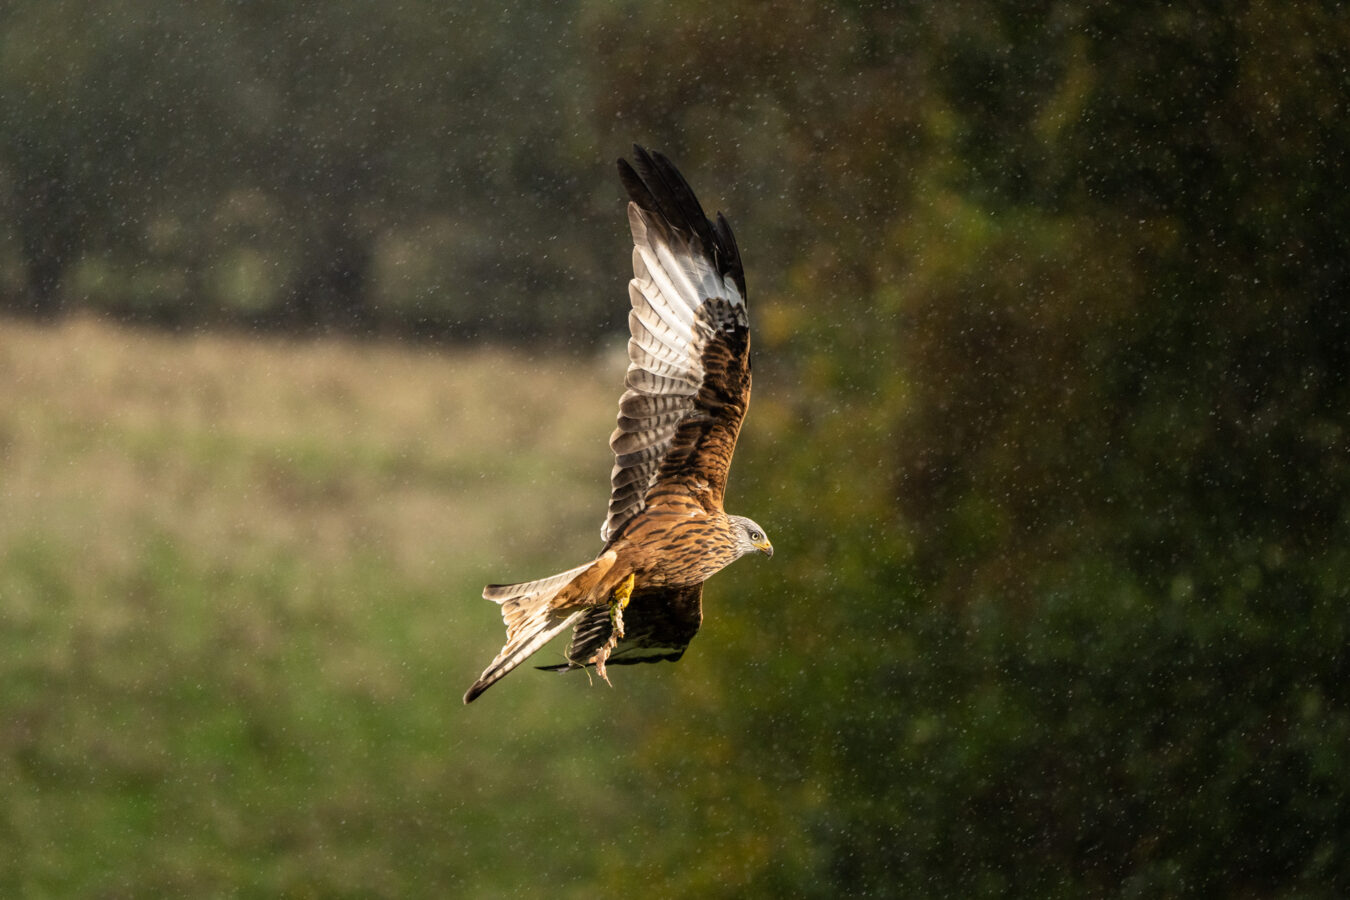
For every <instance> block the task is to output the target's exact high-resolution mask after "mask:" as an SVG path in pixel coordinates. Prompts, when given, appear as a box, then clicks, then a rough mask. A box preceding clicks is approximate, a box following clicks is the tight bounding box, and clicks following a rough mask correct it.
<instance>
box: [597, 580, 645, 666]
mask: <svg viewBox="0 0 1350 900" xmlns="http://www.w3.org/2000/svg"><path fill="white" fill-rule="evenodd" d="M636 582H637V576H636V575H629V576H628V577H627V578H625V579H624V580H623V581H621V582H619V586H618V587H616V588H615V589H614V593H612V594H611V595H610V601H609V624H610V629H609V640H607V641H605V644H604V646H602V647H601V648H600V649H599V650H597V651H595V656H593V657H592V658H591V662H593V663H595V673H596V674H597V675H599V676H600V677H601V678H602V679H604V681H605V684H609V675H607V674H606V673H605V660H607V659H609V654H610V651H611V650H613V649H614V648H615V647H616V646H618V644H619V639H620V638H622V637H623V611H624V609H625V608H627V606H628V601H630V600H632V599H633V585H634V584H635V583H636Z"/></svg>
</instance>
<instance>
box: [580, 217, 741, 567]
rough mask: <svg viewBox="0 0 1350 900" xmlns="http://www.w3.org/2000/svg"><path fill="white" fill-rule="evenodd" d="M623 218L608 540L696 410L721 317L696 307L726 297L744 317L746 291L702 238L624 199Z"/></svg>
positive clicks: (636, 506) (637, 505)
mask: <svg viewBox="0 0 1350 900" xmlns="http://www.w3.org/2000/svg"><path fill="white" fill-rule="evenodd" d="M628 224H629V227H630V228H631V229H632V232H633V280H632V281H630V282H629V284H628V296H629V299H630V300H631V301H632V304H633V309H632V312H630V313H629V316H628V330H629V332H630V334H631V337H630V338H629V340H628V359H629V365H628V374H627V376H626V377H625V379H624V384H625V387H626V388H627V390H626V391H625V392H624V395H623V397H622V398H620V400H619V421H618V427H617V428H615V430H614V433H613V434H612V435H611V436H610V439H609V443H610V447H611V448H612V449H613V450H614V457H615V459H614V470H613V472H611V474H610V483H611V487H612V489H611V492H610V500H609V515H608V517H607V518H606V519H605V523H604V525H603V527H601V529H600V537H601V538H602V539H603V540H605V541H608V540H609V539H610V538H611V537H612V536H613V535H614V534H616V533H617V532H618V531H619V529H620V528H622V527H623V525H624V523H626V522H627V521H628V520H629V519H631V518H632V517H633V516H635V515H637V514H638V513H639V512H641V511H642V509H643V507H644V506H645V505H646V496H647V491H648V489H649V488H650V487H651V484H652V481H653V480H654V479H655V478H656V475H657V473H658V472H659V471H660V469H661V461H662V460H663V459H664V458H665V456H666V453H667V452H668V451H669V450H670V445H671V442H672V440H673V439H674V436H675V431H676V429H678V428H679V424H680V422H681V421H682V420H683V419H684V418H685V416H687V415H689V414H690V413H691V412H693V411H694V397H695V396H696V395H697V394H698V392H699V388H701V387H702V385H703V376H704V371H703V351H704V349H705V348H706V347H707V345H708V341H709V340H711V339H712V337H713V335H714V333H715V331H714V329H715V328H716V327H718V326H720V325H722V324H723V323H721V322H716V323H714V322H712V321H710V320H709V314H708V313H707V312H704V313H703V314H700V311H701V310H702V308H703V305H704V303H706V302H707V301H708V300H710V299H714V298H720V299H722V300H725V301H727V302H728V303H729V304H731V306H732V307H733V308H734V309H735V312H736V318H737V319H738V320H739V322H740V323H741V324H744V323H745V322H746V321H748V316H747V314H746V309H745V299H744V298H743V297H742V296H741V294H740V291H739V290H737V287H736V284H735V282H734V281H733V280H732V279H731V278H730V277H726V278H724V277H722V276H720V275H719V274H718V272H717V265H716V263H715V261H714V260H713V258H712V256H711V253H710V250H709V249H708V248H705V247H704V246H703V242H702V241H700V240H699V239H698V238H697V237H695V236H693V235H687V234H683V233H680V232H677V231H675V230H674V229H672V228H670V227H667V226H666V225H665V224H664V223H662V222H661V221H659V220H658V219H655V218H654V217H653V214H652V213H649V212H646V211H644V210H643V209H642V208H641V207H639V206H638V205H637V204H636V203H631V202H630V203H629V204H628Z"/></svg>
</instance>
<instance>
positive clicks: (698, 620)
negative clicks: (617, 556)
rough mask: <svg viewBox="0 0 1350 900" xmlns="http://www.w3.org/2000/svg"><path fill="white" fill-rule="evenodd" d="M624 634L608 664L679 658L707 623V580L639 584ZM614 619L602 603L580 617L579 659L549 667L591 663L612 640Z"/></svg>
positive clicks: (573, 652) (575, 635) (571, 650)
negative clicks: (704, 582)
mask: <svg viewBox="0 0 1350 900" xmlns="http://www.w3.org/2000/svg"><path fill="white" fill-rule="evenodd" d="M623 618H624V632H623V638H622V639H621V640H620V641H619V643H618V645H617V646H616V647H615V648H614V650H613V652H612V653H611V654H610V655H609V659H608V660H607V661H606V663H605V664H606V665H609V666H631V665H635V664H637V663H650V662H675V661H676V660H677V659H679V658H680V657H681V656H683V655H684V651H685V648H686V647H688V646H689V642H690V641H691V640H693V639H694V635H696V634H698V629H699V626H700V625H702V624H703V585H701V584H696V585H692V586H688V587H682V588H672V587H661V588H641V587H640V588H638V589H637V590H636V591H634V592H633V597H632V599H631V600H630V601H629V604H628V609H627V610H626V611H625V612H624V617H623ZM612 627H613V626H612V622H611V620H610V613H609V607H607V606H597V607H593V608H591V609H589V610H587V611H586V612H585V613H583V614H582V616H581V618H579V619H577V620H576V626H575V627H574V628H573V630H572V640H571V642H570V643H569V644H568V645H567V658H568V659H569V660H573V662H565V663H560V664H558V665H554V666H539V668H540V669H543V670H544V671H547V672H554V671H559V670H562V669H575V668H579V667H581V666H587V665H590V664H591V663H590V662H589V660H590V659H591V657H593V656H595V651H596V650H598V649H600V647H602V646H604V644H605V643H606V642H607V641H608V640H609V637H610V634H611V630H612Z"/></svg>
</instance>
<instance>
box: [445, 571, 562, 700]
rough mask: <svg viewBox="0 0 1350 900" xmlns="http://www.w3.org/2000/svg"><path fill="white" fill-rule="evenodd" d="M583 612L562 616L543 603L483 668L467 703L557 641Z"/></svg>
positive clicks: (467, 694) (468, 692)
mask: <svg viewBox="0 0 1350 900" xmlns="http://www.w3.org/2000/svg"><path fill="white" fill-rule="evenodd" d="M524 599H526V600H528V601H530V602H534V603H537V602H538V601H537V599H536V598H533V597H530V598H524ZM508 603H512V604H514V603H516V601H515V600H510V601H508ZM582 612H583V610H577V611H576V612H574V613H571V614H563V615H559V614H557V613H551V612H550V610H548V609H547V608H546V607H544V606H539V607H537V608H536V610H535V611H534V612H533V613H530V614H527V615H528V618H527V619H524V620H522V621H523V629H522V631H521V633H520V634H519V636H517V637H516V638H515V639H514V640H507V642H506V646H505V647H503V648H502V652H501V653H498V654H497V658H496V659H494V660H493V661H492V664H491V665H489V666H488V667H487V668H486V669H484V670H483V674H482V675H480V676H479V678H478V680H477V681H475V682H474V683H473V686H472V687H470V688H469V690H468V691H466V692H465V694H464V702H465V703H472V702H473V701H474V700H475V699H477V697H478V695H479V694H481V693H483V691H486V690H487V689H488V688H490V687H492V686H493V685H494V684H496V683H497V682H499V681H501V680H502V679H503V678H505V677H506V676H507V675H508V674H509V673H510V672H511V670H512V669H514V668H515V667H516V666H518V665H520V664H521V663H523V662H524V661H525V660H526V659H528V658H529V657H530V655H531V654H532V653H534V652H535V651H536V650H538V649H539V648H540V647H542V646H544V645H545V644H547V643H548V642H549V641H551V640H553V638H554V636H555V635H557V634H558V633H559V632H560V631H562V630H563V629H565V628H567V626H569V625H571V624H572V622H573V620H575V619H576V618H577V616H579V615H581V613H582Z"/></svg>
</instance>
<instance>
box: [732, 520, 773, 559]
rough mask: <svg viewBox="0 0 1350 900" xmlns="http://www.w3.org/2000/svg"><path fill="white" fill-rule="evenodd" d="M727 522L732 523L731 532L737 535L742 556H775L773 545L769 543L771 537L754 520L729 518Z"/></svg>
mask: <svg viewBox="0 0 1350 900" xmlns="http://www.w3.org/2000/svg"><path fill="white" fill-rule="evenodd" d="M727 521H729V522H730V523H731V530H732V532H733V533H734V534H735V535H736V546H737V547H739V548H740V551H741V556H744V555H745V554H747V553H763V554H764V555H765V556H770V557H771V556H773V544H771V543H769V536H768V535H767V534H765V533H764V529H763V528H760V527H759V524H758V523H756V522H755V520H754V519H747V518H746V517H745V516H727Z"/></svg>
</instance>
